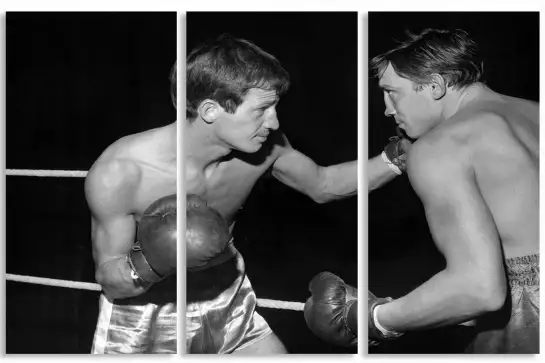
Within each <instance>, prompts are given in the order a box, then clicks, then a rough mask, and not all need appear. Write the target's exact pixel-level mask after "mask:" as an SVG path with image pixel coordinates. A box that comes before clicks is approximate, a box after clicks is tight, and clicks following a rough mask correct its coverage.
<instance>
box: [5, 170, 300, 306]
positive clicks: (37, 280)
mask: <svg viewBox="0 0 545 363" xmlns="http://www.w3.org/2000/svg"><path fill="white" fill-rule="evenodd" d="M6 175H12V176H37V177H68V178H84V177H85V176H86V175H87V172H86V171H82V170H33V169H6ZM6 280H8V281H16V282H25V283H29V284H38V285H47V286H56V287H67V288H71V289H81V290H93V291H102V287H100V285H99V284H95V283H91V282H81V281H67V280H59V279H50V278H45V277H35V276H22V275H14V274H6ZM257 305H258V306H260V307H262V308H271V309H285V310H296V311H303V309H304V306H305V304H304V303H300V302H292V301H282V300H270V299H257Z"/></svg>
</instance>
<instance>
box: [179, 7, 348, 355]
mask: <svg viewBox="0 0 545 363" xmlns="http://www.w3.org/2000/svg"><path fill="white" fill-rule="evenodd" d="M357 22H358V16H357V12H293V13H287V12H262V13H254V12H240V13H239V12H221V13H220V12H215V13H214V12H206V13H200V12H188V13H187V16H186V31H187V34H186V36H187V40H186V47H187V50H186V51H187V56H186V93H187V94H186V123H185V125H184V127H185V128H184V133H183V134H184V137H183V141H182V143H183V148H184V155H185V158H186V159H185V187H186V193H187V212H186V214H187V220H186V224H187V225H186V253H187V256H186V257H187V274H186V283H187V286H186V300H187V301H186V303H187V304H186V322H185V330H186V331H185V333H186V337H185V339H186V353H188V354H231V353H232V354H241V355H243V354H246V355H254V356H255V355H271V354H296V353H307V354H308V353H314V354H329V353H334V354H355V353H357V307H358V304H357V286H358V279H357V264H358V259H357V255H358V243H357V228H358V219H357V184H358V180H357V143H358V135H357V130H358V118H357V107H358V98H357V97H358V95H357V81H358V74H357V73H358V72H357V69H358V63H357V62H358V59H357V50H358V43H357V42H358V34H357V29H358V23H357ZM235 222H236V223H235Z"/></svg>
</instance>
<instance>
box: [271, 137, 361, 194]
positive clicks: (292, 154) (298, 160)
mask: <svg viewBox="0 0 545 363" xmlns="http://www.w3.org/2000/svg"><path fill="white" fill-rule="evenodd" d="M281 137H282V138H283V145H282V146H280V147H279V148H280V156H279V157H278V159H277V160H276V161H275V163H274V164H273V170H272V174H273V175H274V177H275V178H277V179H278V180H279V181H281V182H282V183H284V184H286V185H288V186H290V187H292V188H294V189H296V190H298V191H300V192H302V193H304V194H306V195H308V196H309V197H311V198H312V199H313V200H314V201H316V202H318V203H325V202H329V201H332V200H337V199H342V198H346V197H349V196H351V195H355V194H356V193H357V189H358V165H357V161H356V160H354V161H349V162H346V163H342V164H337V165H331V166H328V167H323V166H319V165H317V164H316V163H315V162H314V161H313V160H311V159H310V158H309V157H308V156H305V155H303V154H302V153H300V152H299V151H297V150H295V149H293V148H292V147H291V146H290V145H289V143H288V142H287V140H286V138H285V136H283V135H282V136H281Z"/></svg>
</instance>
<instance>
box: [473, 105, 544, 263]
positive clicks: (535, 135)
mask: <svg viewBox="0 0 545 363" xmlns="http://www.w3.org/2000/svg"><path fill="white" fill-rule="evenodd" d="M476 109H478V111H475V112H486V113H490V114H492V115H493V117H491V118H490V120H487V121H486V122H483V124H484V125H481V127H484V129H483V130H480V133H481V134H482V136H481V139H482V142H481V143H479V145H478V146H477V148H478V149H477V152H476V153H475V158H474V168H475V176H476V180H477V183H478V185H479V188H480V190H481V193H482V195H483V198H484V199H485V201H486V203H487V205H488V207H489V208H490V212H491V213H492V215H493V217H494V221H495V223H496V226H497V228H498V233H499V234H500V238H501V241H502V244H503V248H504V253H505V255H506V257H507V258H509V257H516V256H524V255H528V254H533V253H538V252H539V251H538V248H539V106H538V104H537V103H534V102H530V101H526V100H521V99H516V98H512V97H505V96H500V95H497V96H496V98H493V99H491V100H490V101H486V102H483V103H482V104H477V105H476ZM479 146H480V147H479Z"/></svg>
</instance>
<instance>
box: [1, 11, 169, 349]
mask: <svg viewBox="0 0 545 363" xmlns="http://www.w3.org/2000/svg"><path fill="white" fill-rule="evenodd" d="M6 18H7V20H6V39H7V40H6V42H7V45H6V49H7V50H6V63H7V70H6V74H7V85H6V105H7V110H6V142H7V145H6V167H7V168H8V169H63V170H88V169H89V168H90V167H91V165H92V164H93V162H94V161H95V160H96V159H97V158H98V157H99V156H100V154H101V153H102V151H103V150H104V149H105V148H106V147H107V146H108V145H110V144H111V143H113V142H114V141H116V140H117V139H119V138H120V137H122V136H125V135H128V134H133V133H136V132H140V131H144V130H147V129H150V128H154V127H160V126H164V125H167V124H168V123H171V122H173V121H175V119H176V111H175V109H174V107H173V106H172V104H171V100H170V84H169V73H170V69H171V67H172V65H173V64H174V61H175V60H176V13H12V12H8V13H7V17H6ZM83 182H84V179H83V178H35V177H18V176H17V177H16V176H9V177H7V181H6V203H7V204H6V212H7V215H6V225H7V232H6V234H7V236H6V237H7V238H6V241H7V242H6V272H8V273H14V274H22V275H32V276H40V277H51V278H60V279H67V280H77V281H89V282H94V263H93V259H92V254H91V239H90V233H91V231H90V230H91V223H90V218H91V216H90V213H89V210H88V208H87V204H86V201H85V196H84V193H83ZM6 294H7V298H6V315H7V326H6V335H7V337H6V352H7V353H89V352H90V349H91V343H92V336H93V333H94V330H95V326H96V320H97V314H98V296H99V293H98V292H89V291H83V290H73V289H65V288H56V287H41V286H37V285H29V284H21V283H15V282H7V284H6Z"/></svg>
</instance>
